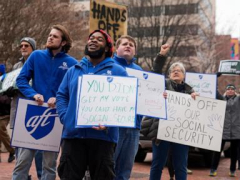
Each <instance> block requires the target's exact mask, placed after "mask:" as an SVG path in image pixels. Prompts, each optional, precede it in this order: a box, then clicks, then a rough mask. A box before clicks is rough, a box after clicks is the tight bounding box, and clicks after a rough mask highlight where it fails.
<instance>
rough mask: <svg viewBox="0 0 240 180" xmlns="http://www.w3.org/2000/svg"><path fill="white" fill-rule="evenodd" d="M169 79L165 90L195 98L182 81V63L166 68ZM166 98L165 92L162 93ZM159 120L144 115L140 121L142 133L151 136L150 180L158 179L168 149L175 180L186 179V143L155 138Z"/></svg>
mask: <svg viewBox="0 0 240 180" xmlns="http://www.w3.org/2000/svg"><path fill="white" fill-rule="evenodd" d="M168 75H169V79H167V80H166V90H169V91H176V92H180V93H185V94H191V97H192V98H193V99H195V97H196V96H197V95H198V94H197V93H195V92H194V91H193V88H192V87H191V86H189V85H188V84H186V83H185V82H184V78H185V68H184V66H183V64H182V63H180V62H176V63H173V64H172V65H171V66H170V68H169V70H168ZM163 95H164V97H166V98H167V93H164V94H163ZM158 124H159V120H158V119H156V118H149V117H145V118H144V119H143V123H142V131H141V132H142V133H143V134H144V136H147V137H149V138H151V139H152V140H153V141H152V149H153V160H152V165H151V171H150V180H159V179H161V176H162V170H163V168H164V166H165V165H166V161H167V157H168V153H169V150H170V149H171V152H172V160H173V168H174V171H175V176H176V180H186V179H187V161H188V149H189V147H188V146H186V145H182V144H178V143H173V142H169V141H164V140H158V139H157V131H158Z"/></svg>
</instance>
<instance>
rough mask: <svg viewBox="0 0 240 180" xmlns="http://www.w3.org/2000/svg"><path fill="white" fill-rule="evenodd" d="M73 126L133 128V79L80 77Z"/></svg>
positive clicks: (134, 83)
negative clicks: (74, 123) (75, 116)
mask: <svg viewBox="0 0 240 180" xmlns="http://www.w3.org/2000/svg"><path fill="white" fill-rule="evenodd" d="M78 101H79V102H78V103H77V104H78V106H79V107H78V109H77V122H76V127H92V126H98V125H99V124H101V125H105V126H119V127H132V128H133V127H135V116H136V101H137V78H133V77H117V76H101V75H83V76H82V82H81V89H80V94H79V98H78Z"/></svg>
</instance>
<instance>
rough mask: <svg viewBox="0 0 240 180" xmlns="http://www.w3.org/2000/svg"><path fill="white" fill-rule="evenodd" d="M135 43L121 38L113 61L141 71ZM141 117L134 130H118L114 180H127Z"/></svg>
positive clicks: (136, 145)
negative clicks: (137, 62)
mask: <svg viewBox="0 0 240 180" xmlns="http://www.w3.org/2000/svg"><path fill="white" fill-rule="evenodd" d="M135 54H136V42H135V40H134V39H133V38H132V37H131V36H128V35H124V36H121V37H120V38H119V39H118V40H117V42H116V54H114V57H113V59H114V60H115V62H116V63H117V64H119V65H121V66H122V67H124V68H126V67H128V68H132V69H136V70H142V68H141V67H140V66H138V65H137V64H135V63H134V61H135V60H136V59H135V58H134V56H135ZM141 120H142V116H139V115H137V116H136V128H119V141H118V144H117V147H116V152H115V154H114V160H115V172H116V178H115V179H116V180H128V179H129V178H130V175H131V171H132V167H133V163H134V159H135V156H136V153H137V150H138V142H139V130H140V127H141Z"/></svg>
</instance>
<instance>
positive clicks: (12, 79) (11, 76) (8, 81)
mask: <svg viewBox="0 0 240 180" xmlns="http://www.w3.org/2000/svg"><path fill="white" fill-rule="evenodd" d="M21 70H22V68H19V69H16V70H14V71H11V72H9V73H7V74H6V77H5V79H4V80H3V83H2V89H1V92H4V91H6V90H7V89H8V88H9V87H15V86H16V79H17V77H18V75H19V74H20V71H21Z"/></svg>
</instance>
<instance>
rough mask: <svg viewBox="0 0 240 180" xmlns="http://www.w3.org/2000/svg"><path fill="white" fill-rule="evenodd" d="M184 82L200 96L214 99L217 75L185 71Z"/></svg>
mask: <svg viewBox="0 0 240 180" xmlns="http://www.w3.org/2000/svg"><path fill="white" fill-rule="evenodd" d="M185 82H186V83H187V84H189V85H190V86H191V87H192V88H193V89H194V91H195V92H197V93H199V96H201V97H208V98H214V99H216V94H217V75H216V74H200V73H189V72H187V73H186V77H185Z"/></svg>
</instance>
